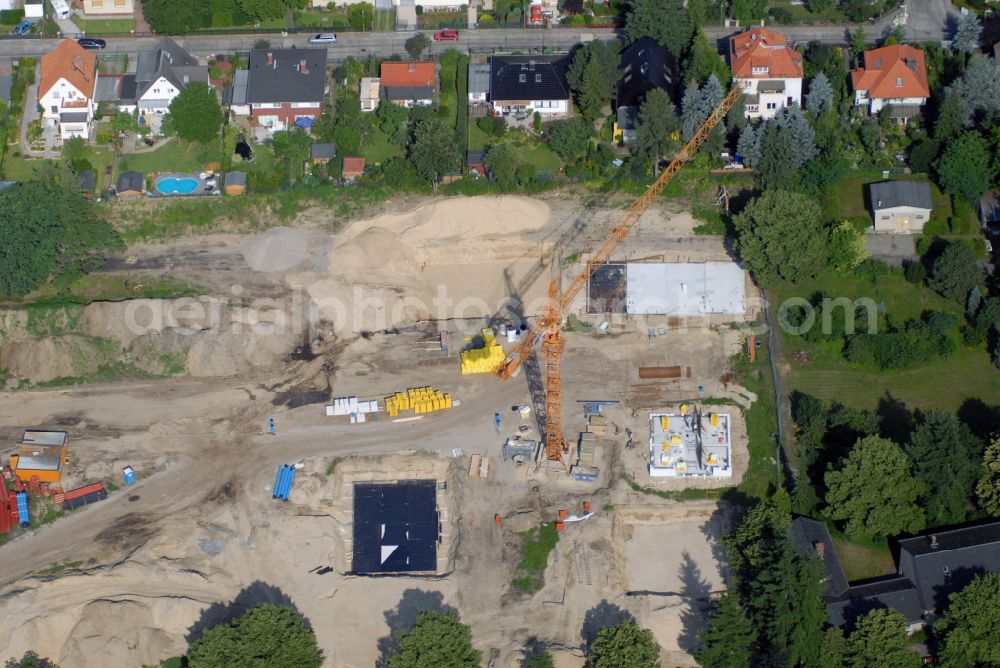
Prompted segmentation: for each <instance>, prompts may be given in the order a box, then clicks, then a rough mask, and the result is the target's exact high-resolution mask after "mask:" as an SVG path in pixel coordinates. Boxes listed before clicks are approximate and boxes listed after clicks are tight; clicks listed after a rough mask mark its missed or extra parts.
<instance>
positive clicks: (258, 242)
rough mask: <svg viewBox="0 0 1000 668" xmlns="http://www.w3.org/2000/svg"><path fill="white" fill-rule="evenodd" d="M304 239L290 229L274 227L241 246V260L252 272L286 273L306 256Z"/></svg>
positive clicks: (296, 231)
mask: <svg viewBox="0 0 1000 668" xmlns="http://www.w3.org/2000/svg"><path fill="white" fill-rule="evenodd" d="M306 250H307V248H306V238H305V237H304V236H302V234H301V233H300V232H299V231H298V230H294V229H292V228H290V227H285V226H281V227H275V228H273V229H270V230H268V231H266V232H262V233H261V234H257V235H255V236H253V237H251V238H250V239H248V240H247V241H246V243H244V244H243V248H242V252H243V258H244V259H245V260H246V262H247V264H248V265H250V268H251V269H253V270H254V271H267V272H274V271H287V270H289V269H291V268H292V267H294V266H295V265H297V264H298V263H300V262H302V260H303V259H305V256H306Z"/></svg>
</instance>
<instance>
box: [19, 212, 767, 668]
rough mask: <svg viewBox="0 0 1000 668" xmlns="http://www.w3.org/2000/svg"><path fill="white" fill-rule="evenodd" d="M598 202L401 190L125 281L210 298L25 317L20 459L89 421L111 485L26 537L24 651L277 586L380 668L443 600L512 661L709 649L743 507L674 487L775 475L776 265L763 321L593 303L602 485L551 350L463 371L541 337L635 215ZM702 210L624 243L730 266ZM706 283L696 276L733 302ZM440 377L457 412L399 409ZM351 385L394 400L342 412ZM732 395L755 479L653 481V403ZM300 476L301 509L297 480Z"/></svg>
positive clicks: (738, 435)
mask: <svg viewBox="0 0 1000 668" xmlns="http://www.w3.org/2000/svg"><path fill="white" fill-rule="evenodd" d="M582 201H583V200H582V199H580V198H579V197H572V196H570V195H569V194H565V193H563V194H554V195H548V196H545V197H541V198H524V197H502V198H496V197H482V198H456V199H447V200H427V201H422V202H415V203H414V202H409V203H402V202H395V203H388V204H386V205H384V207H383V208H382V210H379V211H374V212H371V214H372V215H371V216H370V217H369V218H368V219H366V220H359V221H356V222H353V223H350V224H347V225H343V226H340V225H338V224H337V222H336V221H334V220H332V218H330V217H327V216H325V215H324V212H321V211H315V210H314V211H310V212H308V213H307V214H305V215H304V216H303V217H302V218H301V219H300V220H297V221H294V222H293V223H291V224H289V225H287V226H280V227H275V228H272V229H270V230H268V231H267V232H264V233H262V234H258V235H232V234H227V235H212V236H207V237H192V238H187V239H183V240H178V241H176V242H172V243H166V244H158V245H141V246H133V247H130V248H129V249H128V253H127V255H126V256H125V257H123V258H119V259H116V260H115V261H114V262H112V263H111V265H110V267H109V268H108V269H107V270H106V271H107V272H112V273H114V274H115V275H119V274H120V275H122V276H124V277H126V278H127V279H128V280H129V281H143V280H147V279H150V278H152V277H161V276H171V277H174V278H176V279H180V280H183V281H186V282H187V283H188V284H191V285H197V286H199V288H200V290H199V292H201V293H203V294H201V295H200V296H193V297H183V298H169V299H167V298H165V299H134V300H126V301H121V302H101V303H92V304H89V305H86V306H59V307H45V308H44V309H42V308H33V309H26V308H15V307H11V308H8V309H6V310H3V311H0V367H2V368H3V369H4V370H5V371H4V391H3V392H0V439H2V441H0V449H3V451H4V453H3V463H4V464H6V463H7V456H6V455H7V454H9V453H10V452H11V450H12V449H13V448H14V447H15V446H16V444H17V443H18V442H19V440H20V439H21V434H22V431H23V430H24V429H28V428H42V429H58V430H63V431H66V432H68V434H69V455H68V460H67V462H66V463H65V466H64V468H63V472H62V475H63V486H64V487H65V488H66V489H70V488H73V487H76V486H80V485H84V484H88V483H92V482H97V481H103V482H105V484H106V486H107V487H108V488H109V490H111V493H110V495H109V497H108V498H107V500H104V501H100V502H99V503H96V504H93V505H89V506H86V507H84V508H81V509H78V510H75V511H72V512H70V513H68V514H66V515H65V516H62V517H58V518H57V519H55V521H52V522H50V523H46V524H45V525H44V526H41V527H37V528H34V529H32V530H30V531H22V532H19V533H17V534H16V535H13V536H12V537H11V538H10V540H9V541H8V542H7V543H6V544H4V545H2V546H0V557H2V558H0V614H2V615H3V617H4V619H5V620H7V623H6V624H4V626H3V628H0V648H2V651H0V659H7V658H11V657H15V656H20V655H21V654H23V653H24V652H25V651H27V650H34V651H37V652H39V653H40V654H42V655H44V656H48V657H49V658H51V659H52V660H54V661H57V662H58V663H60V665H66V666H80V667H83V668H87V667H91V666H94V667H97V666H107V665H158V663H159V661H161V660H162V659H164V658H167V657H170V656H177V655H180V654H183V653H184V652H185V649H186V647H187V644H188V643H189V642H190V641H191V640H193V639H195V638H197V637H198V636H199V635H200V633H202V632H203V630H204V629H206V628H208V627H210V626H212V625H213V624H215V623H218V622H219V621H222V620H226V619H231V618H232V617H233V616H235V615H237V614H239V613H240V612H241V611H243V610H245V609H246V608H248V607H250V606H253V605H255V604H257V603H260V602H265V601H270V602H280V603H286V604H288V605H292V606H294V607H295V609H297V610H298V611H299V612H300V613H301V614H302V615H304V616H305V618H306V619H308V621H309V623H310V624H311V625H312V627H313V628H314V629H315V630H316V634H317V638H318V640H319V643H320V645H321V647H322V649H323V652H324V654H325V656H326V658H327V662H326V665H328V666H337V667H341V666H344V667H355V666H358V667H361V666H372V665H379V662H380V660H381V659H382V658H384V657H385V656H387V655H389V654H391V653H392V652H393V649H394V647H395V640H394V636H393V633H394V631H396V630H398V629H402V628H407V627H408V626H409V625H410V624H412V622H413V620H414V619H415V617H416V614H417V612H418V611H420V610H427V609H431V610H456V611H457V612H458V613H459V615H460V617H461V619H462V620H463V621H464V622H465V623H467V624H469V625H470V626H471V627H472V636H473V641H474V644H475V645H476V646H477V647H478V648H480V649H481V650H482V651H483V656H484V665H485V664H488V665H492V666H517V665H520V661H521V660H522V659H523V658H524V651H525V647H526V646H528V645H530V644H532V643H540V644H541V645H542V646H546V647H549V648H550V649H551V650H552V651H553V653H554V654H555V656H556V660H557V665H559V666H582V665H583V657H584V653H585V651H586V647H587V645H588V643H590V642H591V641H592V640H593V638H594V637H595V635H596V633H597V630H598V629H599V628H601V627H602V626H604V625H607V624H613V623H616V622H618V621H621V620H623V619H635V620H637V621H638V622H639V623H640V624H641V625H643V626H645V627H647V628H650V629H651V630H653V632H654V634H655V636H656V638H657V640H658V641H659V642H660V644H661V646H662V647H663V655H662V656H663V665H664V666H688V665H691V666H693V665H695V664H694V661H693V658H692V657H691V650H692V648H693V647H694V646H695V644H696V642H697V632H698V629H699V628H701V626H702V625H703V623H704V612H705V610H706V607H707V606H708V605H710V602H711V600H712V599H713V597H715V596H716V595H717V594H718V593H719V592H720V591H722V590H723V589H724V587H725V584H724V583H725V579H724V576H725V563H724V559H723V556H722V551H721V548H720V544H719V538H720V537H721V535H723V534H724V533H725V532H726V530H727V529H728V527H729V526H731V523H732V521H733V518H732V512H733V511H732V510H731V509H730V508H728V507H727V506H726V504H725V503H723V502H717V501H714V500H713V501H708V500H706V501H690V502H680V501H674V500H668V499H665V498H661V497H660V496H657V495H655V494H653V493H651V492H652V490H660V489H680V488H684V487H689V486H714V487H719V486H730V485H736V484H738V483H739V482H740V479H741V478H742V476H743V474H744V472H745V470H746V466H747V463H748V460H749V457H748V454H747V444H746V426H745V424H744V418H743V415H744V412H745V409H746V407H747V406H749V405H750V404H751V403H752V401H754V400H755V397H753V395H752V394H750V393H748V392H747V391H746V390H745V389H744V388H741V387H739V386H738V385H736V384H734V383H733V380H732V375H731V373H730V372H731V370H732V369H731V358H732V357H733V356H734V355H736V354H739V353H740V351H741V350H743V349H744V335H743V333H742V331H741V330H740V329H739V325H740V324H741V323H745V322H747V321H750V320H753V319H755V318H756V315H757V310H756V307H755V305H754V302H753V299H752V298H753V296H754V295H755V294H756V292H755V290H754V288H753V286H752V284H750V283H749V282H748V281H746V282H745V283H744V280H745V279H743V278H742V275H740V276H741V278H739V279H738V280H737V281H736V283H734V286H735V287H733V289H734V290H740V291H745V308H742V310H741V311H740V312H739V313H735V312H733V313H713V312H708V313H700V314H695V315H688V314H681V313H675V312H664V313H661V314H658V315H656V314H654V315H651V316H647V317H642V318H640V317H637V316H634V315H630V314H626V313H623V312H619V311H615V310H614V309H608V310H606V311H601V310H597V311H595V310H594V309H589V308H588V307H587V304H586V300H587V296H586V295H584V296H583V297H582V299H583V303H582V304H581V305H580V306H579V307H578V308H577V307H575V308H574V311H573V313H572V317H571V318H569V319H568V320H567V323H566V328H565V337H566V340H567V347H566V353H565V358H564V362H563V387H562V395H563V399H562V400H563V431H564V436H565V437H566V438H567V441H568V442H570V443H571V444H572V451H573V452H574V453H577V454H578V455H579V459H580V462H579V463H578V464H579V465H580V466H581V467H582V468H581V469H580V471H583V472H584V473H586V475H581V476H573V477H571V476H567V475H566V474H565V471H564V470H563V469H562V468H561V467H559V466H556V467H554V468H551V469H550V468H547V467H537V468H536V466H535V465H534V462H533V460H532V457H533V453H534V452H536V451H537V444H538V443H539V442H541V440H542V431H541V429H540V428H539V427H540V425H539V422H538V419H537V416H538V412H539V408H540V405H539V400H540V398H541V397H542V395H541V394H540V387H541V385H540V384H539V383H540V378H539V376H538V373H537V369H535V370H533V369H532V368H530V367H529V368H526V369H524V370H523V371H522V373H520V374H519V375H517V376H516V377H514V378H512V379H510V380H508V381H501V380H498V379H496V378H494V377H493V376H492V375H491V374H488V373H487V374H468V375H462V373H461V364H460V355H461V352H462V351H463V350H465V349H468V348H470V347H474V346H477V345H481V340H480V339H479V338H477V335H479V334H481V330H482V329H483V328H484V327H487V326H494V327H495V328H496V329H495V332H496V333H497V342H498V343H499V344H501V345H502V346H503V347H504V349H505V351H506V352H507V353H510V351H511V350H512V349H513V346H514V345H515V344H514V343H513V342H508V339H507V336H508V335H506V334H503V332H505V331H509V332H510V334H509V336H510V337H511V340H512V341H513V340H516V339H517V337H518V336H519V329H520V326H521V325H523V324H530V322H531V318H532V316H533V315H536V314H538V313H540V312H541V309H542V308H544V301H543V298H544V296H545V295H546V293H547V290H548V285H549V282H550V281H551V280H552V279H554V278H559V277H561V278H562V284H563V285H566V284H567V283H568V281H569V280H570V279H571V278H572V276H573V274H574V273H575V272H578V271H579V270H580V268H581V267H582V264H581V263H582V262H584V261H585V260H586V256H585V253H584V251H585V250H586V249H587V248H589V247H590V246H591V245H592V244H593V243H594V242H595V241H599V240H600V239H601V235H602V234H603V232H602V230H603V229H604V228H605V227H606V226H607V225H608V224H609V223H611V222H613V221H615V220H617V219H618V217H619V216H620V215H621V213H622V210H623V209H622V205H623V204H624V202H618V201H611V202H604V203H600V204H599V205H595V204H593V203H591V205H590V206H585V205H584V204H583V203H582ZM694 224H695V223H694V221H693V219H692V218H691V217H690V215H689V214H687V213H685V212H681V211H674V210H670V209H668V208H665V207H664V208H659V207H657V208H654V210H652V211H650V212H649V214H647V216H646V217H645V218H644V219H643V220H642V221H641V223H640V225H639V226H638V229H637V231H636V232H635V233H634V234H633V235H632V236H630V237H629V238H628V239H627V240H626V241H625V242H624V243H623V244H622V247H621V248H620V249H619V251H617V254H616V256H615V257H614V258H613V260H614V261H615V262H619V263H621V264H622V265H623V266H624V265H627V266H629V267H631V266H632V265H631V264H630V263H638V262H642V263H668V265H667V266H668V267H669V266H673V265H671V264H669V263H685V264H694V263H704V262H709V263H713V262H714V263H726V262H729V261H730V258H729V256H728V253H727V251H726V249H725V246H724V243H723V240H722V239H721V238H717V237H700V236H695V235H693V234H692V231H691V230H692V228H693V226H694ZM630 280H634V279H630ZM625 286H626V283H625V282H624V281H623V282H622V283H621V285H620V286H619V287H620V288H621V289H623V290H624V289H625ZM612 288H614V286H613V285H612ZM671 290H672V291H671ZM699 290H700V288H698V287H697V285H696V284H694V283H691V284H690V285H687V284H685V286H684V287H683V288H680V287H677V286H673V287H672V288H670V289H668V290H667V291H666V293H669V294H668V296H670V298H671V299H675V297H676V296H677V295H680V296H681V297H683V296H684V295H685V294H687V293H688V292H692V293H697V294H698V295H700V296H699V299H700V300H701V301H700V302H698V303H701V304H707V303H709V300H710V299H711V298H712V297H711V295H710V294H709V292H711V291H709V290H707V289H706V290H705V291H704V294H703V293H702V292H699ZM713 294H714V293H713ZM740 294H741V295H743V294H744V292H740ZM691 303H695V302H691ZM682 306H683V304H682ZM688 306H690V304H689V305H688ZM741 306H742V302H741ZM703 310H704V309H703ZM708 311H711V308H709V309H708ZM650 369H653V370H654V371H653V372H651V371H650ZM674 370H676V372H675V371H674ZM651 374H652V376H653V377H652V378H650V377H649V376H650V375H651ZM414 388H431V389H430V390H427V389H424V390H422V391H424V392H425V393H426V392H429V393H431V394H432V395H433V394H434V393H435V392H440V393H441V396H443V395H444V394H447V395H448V397H449V401H450V407H447V408H446V407H444V405H443V404H441V403H438V404H435V405H433V406H431V404H427V408H426V410H420V411H417V410H415V409H414V408H412V407H411V408H404V409H402V410H401V411H400V412H399V414H398V415H392V416H390V415H389V414H388V413H387V412H386V410H385V406H386V397H389V396H390V395H394V394H395V393H404V394H405V393H406V392H407V390H410V389H414ZM414 396H417V395H414ZM435 396H437V395H435ZM338 398H353V399H356V400H357V401H358V402H359V405H360V404H364V405H369V404H368V403H367V402H374V404H375V405H376V406H377V407H378V409H379V410H378V411H377V412H374V413H363V414H362V416H361V417H358V416H357V414H356V416H355V417H354V418H349V417H348V416H346V415H338V414H334V413H335V412H336V411H334V406H336V405H340V404H338V402H337V401H336V400H337V399H338ZM707 399H712V400H713V401H710V402H708V401H705V402H704V404H705V406H706V410H719V409H718V408H717V407H718V406H719V405H720V404H722V405H725V412H726V413H727V414H728V416H729V418H728V419H729V420H730V423H729V424H731V434H730V438H731V441H732V443H731V446H732V447H731V453H729V455H728V456H729V457H730V458H731V464H732V466H731V471H730V474H729V475H728V477H723V478H719V477H715V478H711V479H708V478H684V477H671V478H662V477H659V478H658V477H652V476H651V475H650V473H649V471H648V468H649V466H650V459H649V458H650V449H649V447H648V441H649V439H650V434H651V431H650V415H651V414H654V413H657V414H658V413H670V414H673V413H677V412H679V411H680V410H681V408H680V407H681V405H684V406H685V407H686V408H685V410H687V407H691V406H698V405H701V402H703V401H704V400H707ZM522 407H524V408H522ZM595 416H596V419H595ZM362 417H363V420H362V419H361V418H362ZM707 419H708V418H706V420H707ZM583 432H587V433H588V435H587V436H586V437H584V438H582V439H581V438H580V434H581V433H583ZM532 443H534V444H535V445H531V444H532ZM581 443H583V444H584V445H581ZM505 445H506V446H507V447H505ZM629 445H631V446H633V447H631V448H630V447H628V446H629ZM519 448H520V449H519ZM525 452H527V453H529V454H528V455H527V456H524V455H523V453H525ZM517 453H521V454H517ZM522 459H526V460H527V461H521V460H522ZM584 460H586V466H584ZM124 466H132V467H134V469H135V470H136V473H137V478H138V480H137V482H136V483H135V484H134V485H131V486H127V487H126V486H125V485H124V483H123V482H122V474H121V471H122V468H123V467H124ZM282 466H290V467H291V468H290V470H291V471H294V478H292V479H291V480H292V482H291V485H290V490H289V491H288V498H287V500H279V499H275V498H273V496H274V495H275V494H276V492H277V489H276V483H278V487H279V488H280V487H281V485H282V483H281V480H282V479H281V476H280V475H279V473H278V472H279V470H280V468H281V467H282ZM626 473H627V474H628V475H629V476H630V477H631V478H632V479H633V480H634V484H633V485H631V486H630V485H629V484H626V482H625V481H624V480H623V475H624V474H626ZM119 488H124V489H119ZM642 488H645V489H646V491H642ZM585 503H586V504H587V506H586V508H585V506H584V504H585ZM588 509H589V510H588ZM560 511H565V513H564V514H565V515H568V516H570V517H569V519H567V520H566V521H565V524H564V530H563V531H560V532H558V533H556V532H554V531H553V526H554V523H555V521H556V520H558V519H559V518H560ZM553 537H557V539H555V540H553ZM549 541H553V547H552V549H551V550H548V545H549V544H550V543H549ZM538 545H544V546H546V547H545V548H544V549H542V548H538V547H532V546H538ZM539 555H540V556H539Z"/></svg>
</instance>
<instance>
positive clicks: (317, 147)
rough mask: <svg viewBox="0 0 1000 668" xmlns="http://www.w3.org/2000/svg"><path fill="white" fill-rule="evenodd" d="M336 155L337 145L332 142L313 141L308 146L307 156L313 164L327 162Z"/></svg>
mask: <svg viewBox="0 0 1000 668" xmlns="http://www.w3.org/2000/svg"><path fill="white" fill-rule="evenodd" d="M336 157H337V145H336V144H334V143H319V142H317V143H315V144H313V145H312V146H310V147H309V158H310V159H311V160H312V161H313V164H315V163H317V162H327V161H328V160H331V159H333V158H336Z"/></svg>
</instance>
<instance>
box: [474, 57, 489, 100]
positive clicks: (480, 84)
mask: <svg viewBox="0 0 1000 668" xmlns="http://www.w3.org/2000/svg"><path fill="white" fill-rule="evenodd" d="M489 92H490V64H489V63H469V93H470V94H482V93H489Z"/></svg>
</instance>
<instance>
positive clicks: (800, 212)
mask: <svg viewBox="0 0 1000 668" xmlns="http://www.w3.org/2000/svg"><path fill="white" fill-rule="evenodd" d="M822 219H823V214H822V211H821V209H820V207H819V205H818V204H817V203H816V202H815V201H813V200H812V199H810V198H809V197H807V196H805V195H802V194H799V193H794V192H788V191H783V190H768V191H766V192H765V193H764V194H763V195H761V196H759V197H757V198H755V199H753V200H751V202H750V203H749V204H747V206H746V207H745V208H744V209H743V211H741V212H740V213H739V214H737V215H736V216H735V217H734V218H733V224H734V226H735V228H736V235H737V240H736V251H737V253H738V254H739V256H740V258H742V260H743V262H744V263H745V264H746V266H747V267H748V268H749V269H750V270H751V271H752V272H753V273H754V275H755V276H756V278H757V280H758V281H760V283H761V285H765V286H769V285H773V284H774V283H775V282H776V281H777V280H779V279H785V280H787V281H792V282H793V283H794V282H797V281H801V280H804V279H806V278H810V277H812V276H814V275H815V274H816V272H818V271H820V270H821V269H822V268H823V267H824V266H825V265H826V261H827V256H828V250H827V235H826V233H825V232H824V230H823V225H822V223H821V222H820V221H822Z"/></svg>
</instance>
